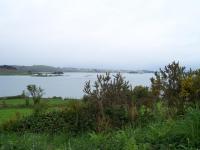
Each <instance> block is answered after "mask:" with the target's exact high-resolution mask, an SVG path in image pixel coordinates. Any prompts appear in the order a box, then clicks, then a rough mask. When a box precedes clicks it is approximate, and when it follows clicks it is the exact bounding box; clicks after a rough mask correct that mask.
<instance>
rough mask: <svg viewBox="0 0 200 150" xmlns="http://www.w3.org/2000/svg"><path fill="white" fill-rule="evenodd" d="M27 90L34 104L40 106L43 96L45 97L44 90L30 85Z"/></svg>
mask: <svg viewBox="0 0 200 150" xmlns="http://www.w3.org/2000/svg"><path fill="white" fill-rule="evenodd" d="M27 90H28V92H29V93H30V95H31V97H32V98H33V103H34V105H35V104H39V103H40V100H41V98H42V96H43V95H44V90H43V89H42V88H41V87H37V86H36V85H34V84H32V85H28V86H27Z"/></svg>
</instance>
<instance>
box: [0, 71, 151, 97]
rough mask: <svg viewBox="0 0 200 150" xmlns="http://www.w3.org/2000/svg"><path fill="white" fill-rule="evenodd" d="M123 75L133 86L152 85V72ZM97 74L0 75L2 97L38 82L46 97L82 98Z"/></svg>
mask: <svg viewBox="0 0 200 150" xmlns="http://www.w3.org/2000/svg"><path fill="white" fill-rule="evenodd" d="M101 74H102V73H101ZM112 75H114V74H112ZM122 75H123V77H125V80H127V81H129V83H130V84H131V85H132V86H136V85H143V86H150V78H151V77H153V74H152V73H145V74H129V73H123V74H122ZM96 76H97V73H77V72H76V73H72V72H70V73H65V74H64V75H63V76H56V77H33V76H17V75H16V76H0V97H3V96H15V95H19V94H21V93H22V91H23V90H25V89H26V86H27V85H29V84H36V85H37V86H41V88H43V89H44V90H45V95H44V97H52V96H60V97H63V98H81V97H82V96H83V94H84V93H83V88H84V85H85V82H86V81H88V80H90V81H91V83H93V82H94V81H95V80H96Z"/></svg>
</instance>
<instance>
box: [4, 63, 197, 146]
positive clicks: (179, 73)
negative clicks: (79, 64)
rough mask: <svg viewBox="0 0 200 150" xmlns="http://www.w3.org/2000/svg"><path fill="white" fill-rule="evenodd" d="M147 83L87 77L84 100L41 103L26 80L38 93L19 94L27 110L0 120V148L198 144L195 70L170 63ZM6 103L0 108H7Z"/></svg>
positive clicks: (119, 78)
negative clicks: (144, 85) (29, 111)
mask: <svg viewBox="0 0 200 150" xmlns="http://www.w3.org/2000/svg"><path fill="white" fill-rule="evenodd" d="M151 83H152V84H151V87H143V86H136V87H134V88H132V86H131V85H130V84H129V82H128V81H126V80H125V79H124V78H123V76H122V75H121V74H120V73H118V74H116V75H115V76H111V75H110V74H109V73H107V74H105V75H98V76H97V80H96V81H95V82H94V84H91V83H90V81H88V82H86V84H85V87H84V92H85V95H84V97H83V100H78V101H77V100H68V101H67V102H66V103H61V104H57V105H56V104H55V103H52V104H50V103H44V101H43V100H42V94H41V93H40V92H43V91H42V90H41V91H40V90H38V89H39V88H38V87H36V86H35V85H31V86H32V87H33V86H34V87H35V88H31V89H30V88H28V91H29V92H30V93H31V90H33V89H35V92H39V94H38V95H37V94H30V95H31V96H30V97H29V96H28V97H24V105H23V107H22V105H20V107H22V108H23V109H28V108H29V109H31V110H32V112H31V113H30V114H29V115H24V116H20V115H19V114H18V115H17V114H16V117H14V118H10V120H8V121H5V120H3V119H1V121H2V125H1V132H2V133H1V136H0V137H1V139H0V148H1V149H17V148H18V149H69V150H71V149H85V150H87V149H100V150H101V149H102V150H106V149H108V150H112V149H113V150H116V149H120V150H121V149H124V150H128V149H130V150H132V149H133V150H134V149H139V150H140V149H199V148H200V108H199V106H200V105H199V102H200V92H199V91H200V84H199V83H200V71H199V70H195V71H192V70H189V71H187V70H186V69H185V67H181V66H180V65H179V63H176V62H173V63H172V64H169V65H167V66H166V67H165V68H164V69H160V71H158V72H156V73H155V76H154V77H153V78H152V79H151ZM28 87H30V86H28ZM37 90H38V91H37ZM35 95H36V97H37V96H38V97H37V98H34V96H35ZM27 98H28V99H29V100H30V99H31V100H30V103H31V104H29V105H26V103H27ZM36 99H37V102H35V100H36ZM60 101H62V100H60ZM5 102H7V101H5V100H4V103H2V104H1V105H0V106H1V107H2V108H3V109H2V110H7V109H9V108H10V107H11V106H10V105H11V104H9V103H8V104H6V105H7V106H6V105H5ZM56 103H57V102H56ZM58 103H59V102H58ZM13 106H15V107H17V106H16V104H14V105H13ZM54 106H56V108H58V109H52V108H53V107H54ZM18 107H19V105H18ZM0 113H1V112H0ZM6 114H7V113H6ZM20 114H21V113H20ZM5 139H6V140H5Z"/></svg>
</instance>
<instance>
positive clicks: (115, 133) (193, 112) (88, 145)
mask: <svg viewBox="0 0 200 150" xmlns="http://www.w3.org/2000/svg"><path fill="white" fill-rule="evenodd" d="M199 147H200V109H199V108H189V109H188V110H187V113H186V114H185V115H184V116H182V117H179V118H177V119H173V120H172V119H168V120H165V121H161V120H157V121H156V122H152V123H149V124H147V125H146V126H145V127H137V128H134V127H126V128H124V129H121V130H112V131H110V132H101V133H95V132H90V133H84V134H80V135H78V136H71V135H68V134H63V133H61V134H55V135H51V134H47V133H46V134H33V133H24V134H20V133H6V132H4V133H2V134H1V136H0V148H1V149H2V150H7V149H20V150H29V149H30V150H31V149H35V150H36V149H37V150H40V149H41V150H42V149H67V150H79V149H82V150H137V149H138V150H141V149H147V150H149V149H150V150H151V149H152V150H156V149H180V150H182V149H185V150H188V149H197V148H199Z"/></svg>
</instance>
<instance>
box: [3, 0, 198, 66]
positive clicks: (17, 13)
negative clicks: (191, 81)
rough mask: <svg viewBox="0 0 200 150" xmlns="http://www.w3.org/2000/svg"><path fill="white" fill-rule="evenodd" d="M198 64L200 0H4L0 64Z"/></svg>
mask: <svg viewBox="0 0 200 150" xmlns="http://www.w3.org/2000/svg"><path fill="white" fill-rule="evenodd" d="M173 60H176V61H180V62H181V63H182V64H183V65H186V66H192V67H200V0H1V1H0V64H10V65H11V64H17V65H33V64H44V65H53V66H60V67H63V66H66V67H85V68H88V67H89V68H111V69H112V68H115V69H155V68H157V67H160V66H162V65H165V64H168V63H169V62H171V61H173Z"/></svg>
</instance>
